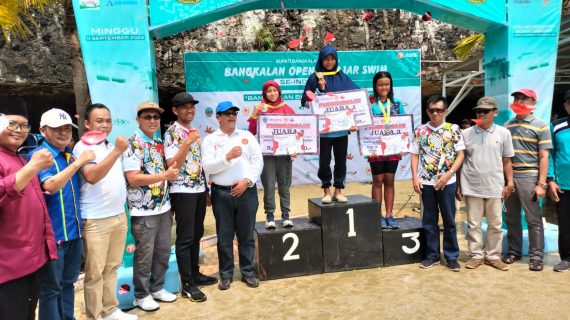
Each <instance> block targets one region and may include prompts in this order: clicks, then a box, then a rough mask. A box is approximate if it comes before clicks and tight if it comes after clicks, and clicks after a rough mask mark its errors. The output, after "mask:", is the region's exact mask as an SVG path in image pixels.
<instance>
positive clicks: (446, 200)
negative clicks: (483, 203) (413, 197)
mask: <svg viewBox="0 0 570 320" xmlns="http://www.w3.org/2000/svg"><path fill="white" fill-rule="evenodd" d="M423 187H424V188H423V190H422V203H423V205H424V214H423V217H422V224H423V228H424V233H425V236H426V247H427V248H426V258H427V259H431V260H439V259H440V256H439V227H438V225H437V222H438V219H439V212H440V211H441V218H442V219H443V256H444V257H445V260H447V261H452V260H457V258H458V257H459V245H458V243H457V229H456V228H455V189H456V185H455V183H452V184H449V185H447V186H445V188H444V189H443V190H435V188H434V186H429V185H425V184H424V185H423Z"/></svg>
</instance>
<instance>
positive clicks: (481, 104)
mask: <svg viewBox="0 0 570 320" xmlns="http://www.w3.org/2000/svg"><path fill="white" fill-rule="evenodd" d="M498 108H499V104H498V103H497V100H496V99H495V98H493V97H489V96H484V97H482V98H481V99H479V100H478V101H477V106H476V107H475V108H473V109H491V110H492V109H498Z"/></svg>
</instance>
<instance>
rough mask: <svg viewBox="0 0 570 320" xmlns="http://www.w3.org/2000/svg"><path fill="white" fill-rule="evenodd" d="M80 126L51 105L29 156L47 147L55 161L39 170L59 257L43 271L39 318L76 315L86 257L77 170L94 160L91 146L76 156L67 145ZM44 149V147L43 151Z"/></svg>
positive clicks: (60, 317)
mask: <svg viewBox="0 0 570 320" xmlns="http://www.w3.org/2000/svg"><path fill="white" fill-rule="evenodd" d="M73 128H77V126H76V125H75V124H73V123H72V122H71V117H70V116H69V114H68V113H67V112H65V111H63V110H61V109H55V108H54V109H50V110H48V111H46V112H44V114H42V117H41V120H40V132H41V134H42V136H43V137H44V138H45V140H44V142H43V143H42V144H41V145H40V146H39V147H37V148H35V149H34V150H32V151H31V152H30V153H29V154H28V156H27V159H28V161H30V160H31V158H32V157H33V156H34V154H35V153H37V152H40V151H42V150H48V151H49V152H50V153H51V154H52V156H53V159H54V161H53V165H51V166H50V167H49V168H47V169H44V170H42V171H40V172H39V173H38V177H39V178H40V183H41V186H42V189H43V190H44V191H45V192H44V198H45V201H46V204H47V208H48V212H49V216H50V219H51V223H52V226H53V231H54V233H55V240H56V244H57V257H58V258H57V260H54V261H50V262H48V263H47V264H46V265H45V266H44V267H43V269H42V270H41V272H40V281H41V287H40V307H39V312H38V314H39V318H40V319H50V320H51V319H73V311H74V310H73V308H74V296H75V293H74V287H73V284H74V283H75V281H77V278H78V277H79V271H80V269H81V262H82V259H83V241H82V239H81V236H82V228H81V206H80V203H79V177H78V174H77V171H79V169H81V168H82V167H83V166H84V165H86V164H88V163H90V162H91V161H93V160H95V154H94V153H93V151H91V150H85V151H83V152H82V153H81V154H80V155H79V156H78V157H77V158H75V157H74V156H73V154H72V151H71V149H70V148H69V147H68V145H69V142H70V141H71V134H72V132H71V130H72V129H73ZM42 152H44V151H42Z"/></svg>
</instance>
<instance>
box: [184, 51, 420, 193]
mask: <svg viewBox="0 0 570 320" xmlns="http://www.w3.org/2000/svg"><path fill="white" fill-rule="evenodd" d="M184 57H185V74H186V91H188V92H190V93H191V94H192V95H193V96H194V98H195V99H196V100H199V101H200V103H199V104H198V105H197V109H196V116H195V118H194V121H193V125H194V126H195V127H196V128H197V129H198V130H199V131H200V134H201V135H202V136H205V135H207V134H209V133H211V132H213V131H214V130H216V129H217V128H218V121H217V119H216V115H215V113H214V110H215V108H216V105H217V104H218V103H219V102H221V101H227V100H229V101H231V102H232V103H234V105H236V106H238V107H239V108H240V109H241V110H240V112H239V114H238V120H237V126H238V128H240V129H243V130H248V127H249V123H248V121H247V119H248V118H249V117H250V116H251V112H252V111H253V109H254V105H255V104H256V103H259V102H260V101H261V88H262V86H263V84H264V83H265V82H266V81H267V80H275V81H276V82H277V83H279V85H280V86H281V90H282V97H283V99H284V100H285V102H286V103H287V104H288V105H289V106H291V108H292V109H293V110H294V111H295V113H297V114H311V113H312V112H311V110H310V108H308V107H304V106H301V96H302V93H303V89H304V87H305V82H306V80H307V78H308V77H309V75H311V74H312V73H313V72H314V68H315V63H316V61H317V57H318V53H317V52H186V53H185V55H184ZM338 57H339V66H340V68H341V69H342V70H343V72H345V73H346V74H347V75H348V76H349V77H350V78H351V79H352V80H353V81H354V82H355V83H356V84H357V85H358V86H359V87H361V88H363V89H366V90H367V91H368V93H369V94H371V93H372V89H371V88H372V78H373V77H374V75H375V74H376V73H377V72H378V71H388V72H390V74H391V75H392V79H393V81H394V96H395V97H396V98H398V99H400V100H401V101H402V102H403V104H404V109H405V111H406V113H408V114H413V115H414V123H421V114H420V106H421V92H420V85H421V83H420V51H419V50H393V51H392V50H390V51H357V52H353V51H339V53H338ZM409 158H410V157H409V156H404V158H403V159H402V161H400V164H399V168H398V171H397V172H396V178H397V179H409V178H411V171H410V160H409ZM318 164H319V156H318V155H300V156H298V157H297V158H296V159H295V160H294V162H293V184H294V185H297V184H309V183H311V184H312V183H319V179H318V177H317V171H318ZM371 180H372V175H371V171H370V166H369V164H368V162H367V161H366V159H365V157H363V156H361V155H360V149H359V145H358V137H357V135H356V134H350V135H349V146H348V155H347V181H348V182H355V181H371Z"/></svg>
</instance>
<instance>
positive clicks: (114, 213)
mask: <svg viewBox="0 0 570 320" xmlns="http://www.w3.org/2000/svg"><path fill="white" fill-rule="evenodd" d="M84 124H85V128H86V129H87V133H86V134H85V135H84V139H82V140H80V141H79V142H78V143H77V144H76V145H75V148H74V149H73V154H74V155H75V156H76V157H79V155H80V154H81V152H83V151H84V150H87V149H89V150H92V151H93V152H94V153H95V157H96V158H95V161H93V162H91V163H89V164H87V165H85V166H84V167H83V168H81V170H80V173H81V174H80V190H79V202H80V203H81V208H82V214H81V216H82V218H83V247H84V255H85V280H84V283H83V285H84V294H85V315H86V317H87V319H99V318H101V317H102V318H103V319H106V320H110V319H125V320H129V319H137V316H135V315H130V314H126V313H124V312H122V311H121V310H120V309H119V308H117V306H118V304H119V302H118V301H117V298H116V297H115V291H116V287H117V268H119V267H120V266H121V262H122V259H123V250H124V248H125V240H126V236H127V228H128V224H129V222H128V221H127V215H126V214H125V202H126V201H127V185H126V183H125V177H124V176H123V166H122V163H121V155H122V153H123V152H124V151H125V150H126V149H127V147H128V143H129V142H128V141H127V139H126V138H125V137H122V136H119V137H117V139H116V140H115V145H114V146H113V144H111V143H110V142H109V141H107V139H106V137H107V135H108V134H109V133H111V130H112V129H113V121H112V119H111V112H110V111H109V109H108V108H107V107H106V106H105V105H103V104H99V103H96V104H92V105H90V106H88V107H87V109H86V110H85V122H84Z"/></svg>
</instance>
